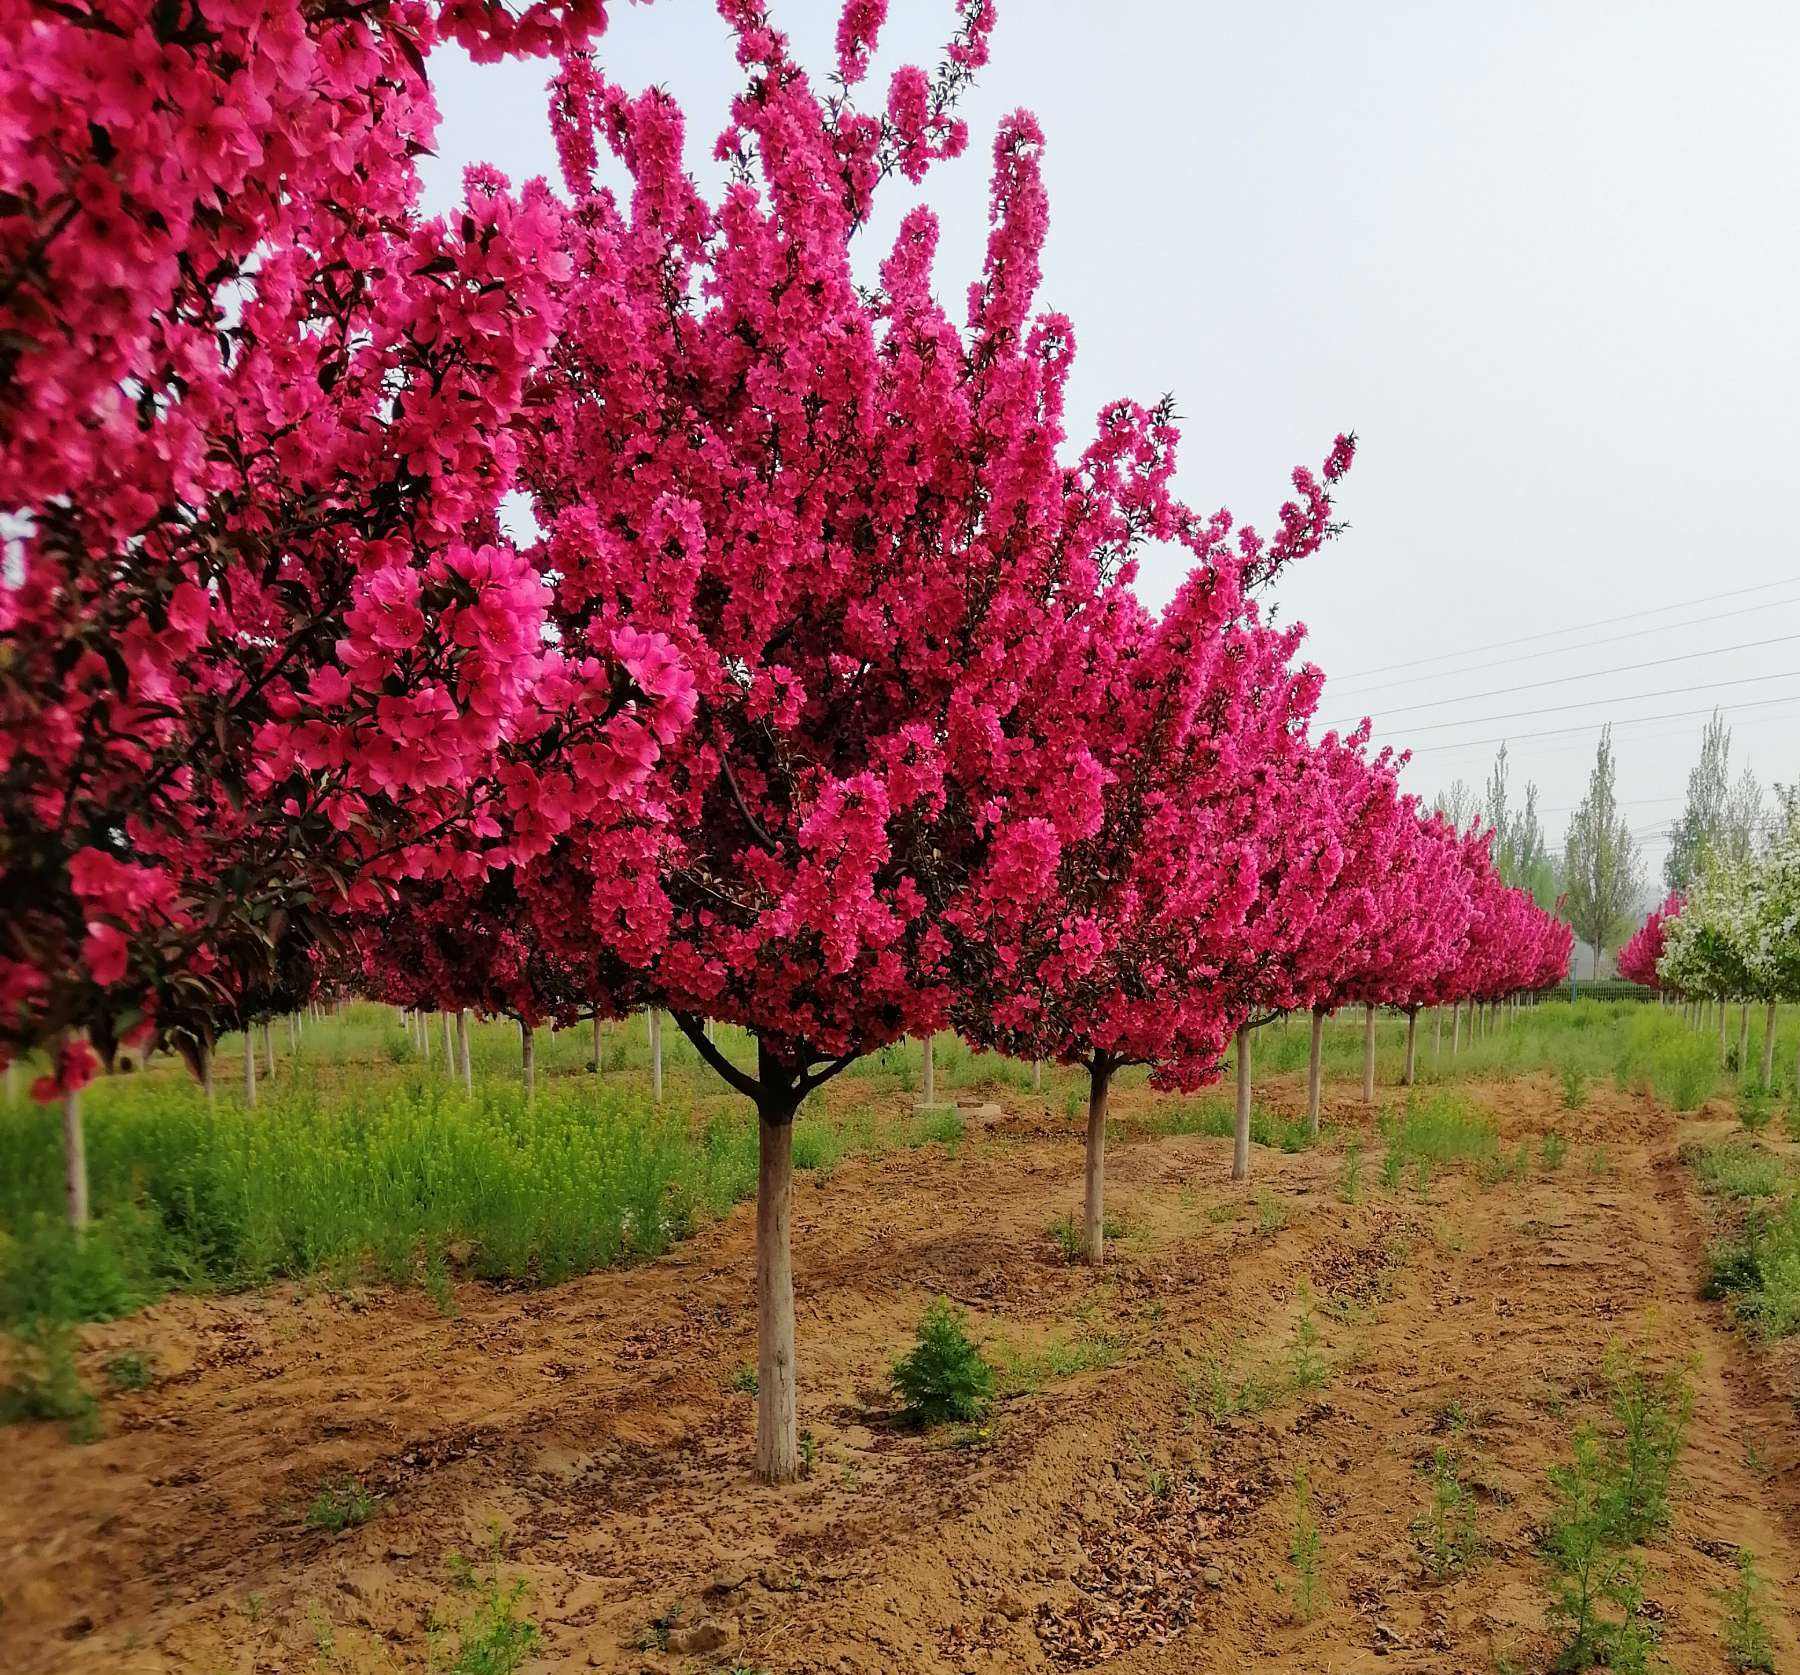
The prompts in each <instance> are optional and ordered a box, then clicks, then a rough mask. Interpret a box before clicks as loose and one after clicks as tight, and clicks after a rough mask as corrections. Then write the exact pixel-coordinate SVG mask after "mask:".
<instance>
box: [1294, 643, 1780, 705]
mask: <svg viewBox="0 0 1800 1675" xmlns="http://www.w3.org/2000/svg"><path fill="white" fill-rule="evenodd" d="M1794 640H1800V634H1777V635H1776V636H1775V637H1774V638H1773V639H1769V640H1746V641H1745V642H1744V643H1743V644H1742V645H1738V646H1714V647H1713V648H1712V649H1711V650H1710V651H1683V652H1677V653H1676V654H1675V655H1674V656H1673V657H1652V658H1650V659H1648V660H1647V661H1645V662H1643V663H1621V664H1620V665H1619V666H1618V667H1617V668H1615V669H1592V670H1589V671H1588V672H1587V673H1585V674H1580V675H1556V676H1554V677H1552V678H1551V679H1549V680H1533V681H1526V682H1524V683H1523V684H1522V685H1519V686H1496V687H1493V688H1492V689H1490V690H1489V691H1487V692H1465V693H1463V694H1462V695H1461V696H1460V697H1455V698H1438V699H1436V700H1434V701H1433V702H1430V703H1425V704H1402V705H1401V706H1400V707H1399V708H1398V709H1392V710H1384V711H1383V712H1382V713H1383V714H1384V715H1410V714H1412V712H1413V711H1414V710H1435V709H1441V708H1442V707H1443V706H1444V705H1445V704H1472V703H1474V702H1475V701H1476V700H1477V699H1480V698H1505V697H1509V696H1510V695H1511V694H1513V693H1514V692H1536V691H1539V690H1541V689H1542V688H1544V687H1546V686H1567V685H1568V684H1569V682H1570V681H1576V680H1598V679H1600V677H1601V676H1603V675H1629V674H1632V673H1633V672H1635V671H1636V670H1638V669H1660V668H1663V667H1664V666H1665V665H1666V664H1670V663H1691V662H1693V660H1694V659H1695V658H1696V657H1723V656H1724V655H1725V654H1726V653H1727V652H1733V651H1757V650H1760V649H1761V648H1762V647H1764V646H1783V645H1788V644H1789V643H1791V642H1792V641H1794ZM1360 720H1362V716H1360V715H1351V716H1342V717H1340V718H1339V719H1338V720H1336V721H1329V722H1326V723H1324V724H1323V725H1325V726H1328V727H1345V726H1348V725H1350V724H1351V723H1352V722H1355V721H1360Z"/></svg>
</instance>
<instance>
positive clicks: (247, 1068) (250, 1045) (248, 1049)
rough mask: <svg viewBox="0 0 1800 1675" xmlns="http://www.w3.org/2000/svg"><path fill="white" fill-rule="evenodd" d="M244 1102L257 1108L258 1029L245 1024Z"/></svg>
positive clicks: (252, 1108)
mask: <svg viewBox="0 0 1800 1675" xmlns="http://www.w3.org/2000/svg"><path fill="white" fill-rule="evenodd" d="M244 1103H245V1104H246V1105H247V1106H249V1107H250V1109H251V1110H252V1111H254V1110H255V1109H256V1031H255V1030H254V1029H253V1028H252V1027H251V1026H250V1025H249V1024H245V1025H244Z"/></svg>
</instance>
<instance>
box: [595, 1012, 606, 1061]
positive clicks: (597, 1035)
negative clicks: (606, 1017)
mask: <svg viewBox="0 0 1800 1675" xmlns="http://www.w3.org/2000/svg"><path fill="white" fill-rule="evenodd" d="M594 1074H595V1075H596V1076H604V1075H605V1074H606V1061H605V1060H604V1059H603V1058H601V1056H600V1014H599V1013H598V1012H596V1013H595V1014H594Z"/></svg>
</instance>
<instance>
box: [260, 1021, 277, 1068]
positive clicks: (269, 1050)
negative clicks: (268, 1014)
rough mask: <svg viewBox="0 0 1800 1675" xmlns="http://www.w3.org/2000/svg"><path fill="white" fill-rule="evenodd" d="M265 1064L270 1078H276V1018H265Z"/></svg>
mask: <svg viewBox="0 0 1800 1675" xmlns="http://www.w3.org/2000/svg"><path fill="white" fill-rule="evenodd" d="M263 1066H264V1068H265V1069H266V1070H267V1071H268V1073H269V1080H270V1081H271V1082H272V1081H274V1080H275V1020H274V1019H273V1018H264V1019H263Z"/></svg>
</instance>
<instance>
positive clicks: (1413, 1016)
mask: <svg viewBox="0 0 1800 1675" xmlns="http://www.w3.org/2000/svg"><path fill="white" fill-rule="evenodd" d="M1418 1038H1419V1009H1418V1007H1416V1006H1409V1007H1407V1009H1406V1068H1405V1069H1404V1070H1402V1071H1401V1072H1400V1085H1401V1087H1403V1088H1410V1087H1411V1086H1412V1085H1413V1064H1414V1062H1415V1059H1416V1057H1417V1044H1418Z"/></svg>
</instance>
